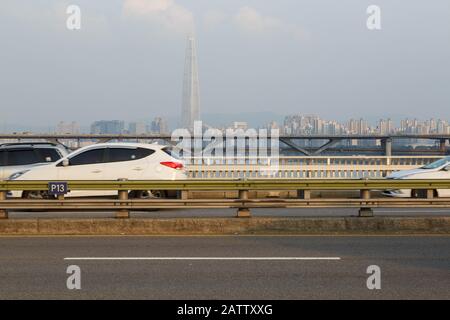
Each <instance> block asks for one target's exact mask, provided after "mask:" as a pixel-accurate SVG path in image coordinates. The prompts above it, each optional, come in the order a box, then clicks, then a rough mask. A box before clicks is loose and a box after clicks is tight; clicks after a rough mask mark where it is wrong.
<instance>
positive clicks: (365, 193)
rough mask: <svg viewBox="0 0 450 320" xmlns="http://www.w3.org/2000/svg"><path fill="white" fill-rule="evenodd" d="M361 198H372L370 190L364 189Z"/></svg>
mask: <svg viewBox="0 0 450 320" xmlns="http://www.w3.org/2000/svg"><path fill="white" fill-rule="evenodd" d="M360 195H361V199H370V190H367V189H364V190H361V191H360Z"/></svg>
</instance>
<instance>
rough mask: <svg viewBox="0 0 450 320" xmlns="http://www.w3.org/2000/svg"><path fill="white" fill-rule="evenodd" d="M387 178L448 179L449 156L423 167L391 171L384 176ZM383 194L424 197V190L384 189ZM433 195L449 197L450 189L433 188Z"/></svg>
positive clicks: (449, 173) (449, 168) (449, 175)
mask: <svg viewBox="0 0 450 320" xmlns="http://www.w3.org/2000/svg"><path fill="white" fill-rule="evenodd" d="M386 178H387V179H428V180H434V179H450V157H446V158H443V159H440V160H437V161H435V162H433V163H430V164H427V165H425V166H423V167H420V168H417V169H412V170H403V171H397V172H394V173H392V174H391V175H389V176H387V177H386ZM383 194H384V195H386V196H389V197H400V198H409V197H413V198H424V197H426V190H411V189H400V190H385V191H384V192H383ZM434 196H435V197H450V189H437V190H434Z"/></svg>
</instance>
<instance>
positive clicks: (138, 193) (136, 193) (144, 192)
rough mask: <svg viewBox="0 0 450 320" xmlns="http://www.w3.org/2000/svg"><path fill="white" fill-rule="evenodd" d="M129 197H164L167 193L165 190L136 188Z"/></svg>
mask: <svg viewBox="0 0 450 320" xmlns="http://www.w3.org/2000/svg"><path fill="white" fill-rule="evenodd" d="M129 197H130V198H133V199H164V198H166V197H167V194H166V192H165V191H163V190H151V191H147V190H135V191H131V192H130V194H129Z"/></svg>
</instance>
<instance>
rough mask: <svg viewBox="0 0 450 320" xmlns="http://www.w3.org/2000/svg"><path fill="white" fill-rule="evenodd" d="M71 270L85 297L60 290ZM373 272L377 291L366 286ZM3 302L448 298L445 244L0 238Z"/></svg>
mask: <svg viewBox="0 0 450 320" xmlns="http://www.w3.org/2000/svg"><path fill="white" fill-rule="evenodd" d="M83 257H84V258H105V257H111V258H114V259H112V260H79V258H83ZM121 257H122V258H130V257H136V258H139V259H136V260H115V259H116V258H121ZM161 257H164V258H169V260H163V259H160V258H161ZM192 257H196V258H198V257H203V258H208V259H206V260H185V259H184V258H192ZM218 257H222V258H223V257H225V258H230V257H234V258H238V259H237V260H209V258H218ZM255 257H259V258H261V259H260V260H254V259H253V260H252V259H250V258H255ZM274 257H275V258H277V257H278V258H280V257H284V258H290V259H291V258H307V259H310V258H313V259H312V260H289V259H288V260H273V258H274ZM65 258H74V260H65ZM143 258H147V259H148V258H151V259H155V258H156V260H144V259H143ZM174 258H177V259H180V258H181V260H175V259H174ZM314 258H327V259H328V258H330V260H314ZM70 265H77V266H79V267H80V269H81V290H69V289H67V287H66V280H67V277H68V276H69V275H68V274H66V270H67V267H68V266H70ZM370 265H377V266H379V267H380V269H381V289H380V290H369V289H367V286H366V280H367V277H368V276H369V274H367V273H366V270H367V267H368V266H370ZM0 298H1V299H29V298H31V299H43V298H50V299H82V298H83V299H106V298H112V299H119V298H120V299H329V298H339V299H344V298H345V299H360V298H368V299H386V298H393V299H419V298H420V299H436V298H441V299H450V237H437V236H418V237H394V236H392V237H386V236H371V237H354V236H342V237H335V236H328V237H326V236H317V237H311V236H290V237H286V236H228V237H227V236H225V237H224V236H217V237H210V236H197V237H184V236H183V237H159V236H158V237H119V236H117V237H2V238H0Z"/></svg>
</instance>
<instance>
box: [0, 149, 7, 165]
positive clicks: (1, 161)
mask: <svg viewBox="0 0 450 320" xmlns="http://www.w3.org/2000/svg"><path fill="white" fill-rule="evenodd" d="M5 157H6V152H5V151H0V166H4V165H5V164H6V160H5Z"/></svg>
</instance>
